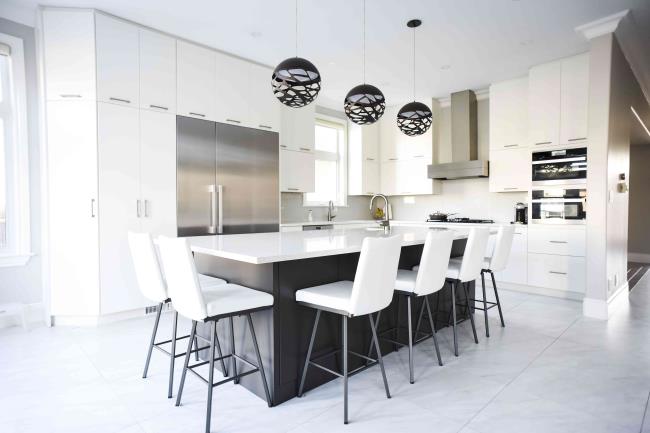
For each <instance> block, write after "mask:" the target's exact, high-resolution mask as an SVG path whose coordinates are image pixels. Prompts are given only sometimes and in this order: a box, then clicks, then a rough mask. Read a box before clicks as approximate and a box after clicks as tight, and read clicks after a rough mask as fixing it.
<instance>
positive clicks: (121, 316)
mask: <svg viewBox="0 0 650 433" xmlns="http://www.w3.org/2000/svg"><path fill="white" fill-rule="evenodd" d="M171 310H172V309H171V304H165V305H164V306H163V313H166V312H169V311H171ZM152 315H153V313H152V314H145V313H144V308H138V309H136V310H129V311H121V312H119V313H112V314H104V315H101V316H65V315H58V316H52V326H79V327H93V326H102V325H108V324H110V323H115V322H120V321H122V320H129V319H136V318H139V317H145V316H152Z"/></svg>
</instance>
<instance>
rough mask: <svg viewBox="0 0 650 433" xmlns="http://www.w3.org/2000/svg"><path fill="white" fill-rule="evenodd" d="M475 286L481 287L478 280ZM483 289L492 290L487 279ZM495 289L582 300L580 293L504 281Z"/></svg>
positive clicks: (499, 282)
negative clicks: (488, 288)
mask: <svg viewBox="0 0 650 433" xmlns="http://www.w3.org/2000/svg"><path fill="white" fill-rule="evenodd" d="M476 284H477V286H476V287H481V281H480V280H477V281H476ZM485 287H490V288H492V282H491V281H490V280H489V279H486V281H485ZM497 287H498V288H499V290H502V289H503V290H510V291H512V292H521V293H529V294H531V295H540V296H548V297H551V298H560V299H568V300H570V301H582V299H583V298H584V294H583V293H580V292H572V291H569V290H556V289H548V288H545V287H536V286H528V285H526V284H515V283H506V282H504V281H497Z"/></svg>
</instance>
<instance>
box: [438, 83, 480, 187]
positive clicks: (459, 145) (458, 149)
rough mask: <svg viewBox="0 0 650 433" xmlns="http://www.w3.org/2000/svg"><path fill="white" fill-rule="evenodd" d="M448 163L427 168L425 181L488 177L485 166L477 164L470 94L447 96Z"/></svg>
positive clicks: (476, 143) (478, 161)
mask: <svg viewBox="0 0 650 433" xmlns="http://www.w3.org/2000/svg"><path fill="white" fill-rule="evenodd" d="M451 160H452V162H448V163H444V164H433V165H430V166H429V167H428V170H427V171H428V176H429V178H430V179H437V180H446V179H467V178H475V177H488V162H487V161H483V160H478V138H477V121H476V95H475V94H474V92H473V91H471V90H465V91H463V92H456V93H452V94H451Z"/></svg>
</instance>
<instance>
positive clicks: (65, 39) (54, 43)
mask: <svg viewBox="0 0 650 433" xmlns="http://www.w3.org/2000/svg"><path fill="white" fill-rule="evenodd" d="M43 52H44V59H45V61H44V70H45V76H46V77H47V88H46V98H47V99H48V100H50V101H55V100H78V99H81V100H94V99H95V97H96V81H95V71H96V67H95V14H94V13H93V11H91V10H75V9H66V10H60V9H46V10H43Z"/></svg>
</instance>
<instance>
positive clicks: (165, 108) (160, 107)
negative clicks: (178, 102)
mask: <svg viewBox="0 0 650 433" xmlns="http://www.w3.org/2000/svg"><path fill="white" fill-rule="evenodd" d="M149 108H158V109H160V110H169V108H167V107H163V106H162V105H149Z"/></svg>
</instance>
